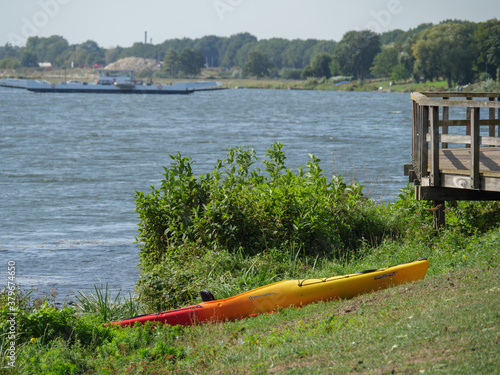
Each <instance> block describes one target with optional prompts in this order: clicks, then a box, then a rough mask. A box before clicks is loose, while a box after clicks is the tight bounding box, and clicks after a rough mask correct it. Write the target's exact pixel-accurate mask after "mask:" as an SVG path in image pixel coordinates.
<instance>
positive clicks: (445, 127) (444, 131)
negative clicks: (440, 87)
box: [439, 96, 450, 148]
mask: <svg viewBox="0 0 500 375" xmlns="http://www.w3.org/2000/svg"><path fill="white" fill-rule="evenodd" d="M448 99H450V98H449V97H447V96H444V97H443V101H444V103H443V104H446V100H448ZM449 119H450V107H447V106H443V122H444V121H448V120H449ZM439 126H441V134H448V125H445V124H444V123H441V122H439ZM441 147H442V148H448V143H446V142H443V143H442V144H441Z"/></svg>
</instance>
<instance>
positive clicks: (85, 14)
mask: <svg viewBox="0 0 500 375" xmlns="http://www.w3.org/2000/svg"><path fill="white" fill-rule="evenodd" d="M495 17H497V18H500V1H499V0H476V1H470V0H343V1H337V0H182V1H181V0H141V1H138V0H0V45H1V46H3V45H5V43H7V42H10V43H11V44H14V45H19V46H23V45H24V44H25V42H26V39H27V38H28V37H30V36H34V35H36V36H40V37H48V36H51V35H62V36H63V37H65V38H66V39H67V40H68V41H69V43H70V44H75V43H82V42H84V41H86V40H89V39H90V40H94V41H96V42H97V43H98V44H99V45H100V46H101V47H106V48H108V47H112V46H117V45H119V46H122V47H128V46H131V45H132V44H133V43H134V42H143V41H144V32H145V31H147V32H148V42H150V39H151V38H152V42H153V44H158V43H161V42H163V41H164V40H166V39H172V38H183V37H188V38H199V37H202V36H205V35H217V36H230V35H233V34H236V33H240V32H249V33H251V34H253V35H255V36H256V37H257V38H258V39H269V38H273V37H281V38H286V39H308V38H314V39H325V40H335V41H340V40H341V39H342V36H343V35H344V33H346V32H347V31H351V30H362V29H371V30H374V31H377V32H382V31H388V30H394V29H398V28H399V29H403V30H408V29H409V28H413V27H416V26H418V25H419V24H421V23H423V22H432V23H439V22H440V21H442V20H444V19H450V18H451V19H462V20H469V21H474V22H480V21H486V20H488V19H491V18H495Z"/></svg>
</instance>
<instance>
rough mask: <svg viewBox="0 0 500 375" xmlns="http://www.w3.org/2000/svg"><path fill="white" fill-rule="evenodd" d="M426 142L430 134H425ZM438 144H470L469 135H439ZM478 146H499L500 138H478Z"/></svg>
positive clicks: (429, 138)
mask: <svg viewBox="0 0 500 375" xmlns="http://www.w3.org/2000/svg"><path fill="white" fill-rule="evenodd" d="M426 140H427V141H428V142H430V140H431V134H430V133H427V135H426ZM439 141H440V142H447V143H453V144H471V136H470V135H457V134H441V135H440V136H439ZM479 144H480V145H484V146H491V145H493V146H500V138H498V137H484V136H481V137H479Z"/></svg>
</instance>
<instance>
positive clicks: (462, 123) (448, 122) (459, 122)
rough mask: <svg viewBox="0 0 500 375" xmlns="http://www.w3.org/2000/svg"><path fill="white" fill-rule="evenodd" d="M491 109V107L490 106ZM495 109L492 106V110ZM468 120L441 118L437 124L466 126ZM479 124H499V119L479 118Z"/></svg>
mask: <svg viewBox="0 0 500 375" xmlns="http://www.w3.org/2000/svg"><path fill="white" fill-rule="evenodd" d="M490 110H491V108H490ZM494 110H495V109H494V108H493V111H494ZM469 121H470V120H441V121H439V126H467V125H469V124H470V122H469ZM479 125H481V126H483V125H500V119H498V120H496V119H490V120H479Z"/></svg>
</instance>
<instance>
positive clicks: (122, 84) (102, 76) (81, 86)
mask: <svg viewBox="0 0 500 375" xmlns="http://www.w3.org/2000/svg"><path fill="white" fill-rule="evenodd" d="M98 72H99V78H98V79H97V82H94V83H87V82H81V81H68V82H61V83H50V82H47V81H45V80H43V81H42V80H26V81H25V85H26V86H25V87H22V86H18V87H22V88H26V89H27V90H29V91H33V92H49V93H50V92H52V93H56V92H59V93H60V92H63V93H105V94H156V95H162V94H191V93H193V92H195V91H202V90H212V89H218V88H221V87H222V84H221V83H220V82H215V81H200V82H177V83H174V84H169V85H164V84H161V83H152V82H144V81H142V80H138V79H136V77H135V73H134V71H133V70H99V71H98ZM5 83H7V82H5ZM8 83H10V82H8ZM8 83H7V84H4V85H2V86H6V87H14V86H13V85H10V84H8ZM23 83H24V82H23Z"/></svg>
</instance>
